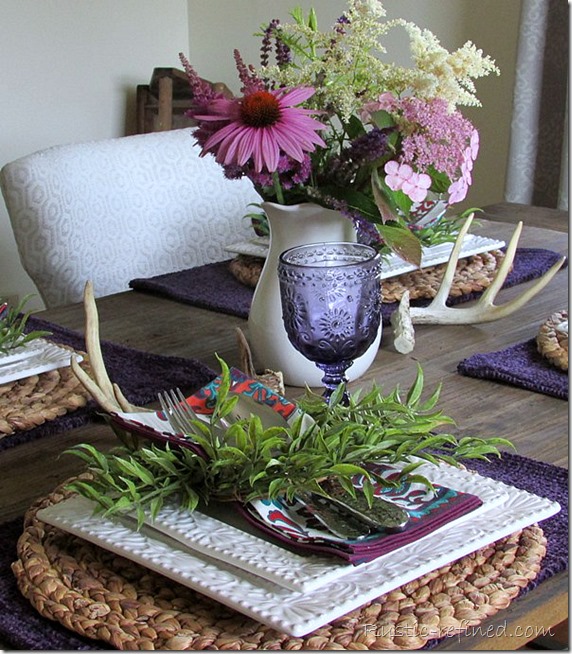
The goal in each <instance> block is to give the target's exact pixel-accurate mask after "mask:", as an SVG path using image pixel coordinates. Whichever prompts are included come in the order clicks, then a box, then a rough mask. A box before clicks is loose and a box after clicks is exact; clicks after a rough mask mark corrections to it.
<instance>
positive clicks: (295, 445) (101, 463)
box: [68, 359, 512, 523]
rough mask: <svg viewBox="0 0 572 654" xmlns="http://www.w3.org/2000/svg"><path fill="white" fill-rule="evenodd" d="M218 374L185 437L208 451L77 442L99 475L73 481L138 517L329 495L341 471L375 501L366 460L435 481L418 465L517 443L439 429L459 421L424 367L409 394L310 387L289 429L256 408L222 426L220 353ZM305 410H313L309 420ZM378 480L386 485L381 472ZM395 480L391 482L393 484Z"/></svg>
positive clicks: (111, 508)
mask: <svg viewBox="0 0 572 654" xmlns="http://www.w3.org/2000/svg"><path fill="white" fill-rule="evenodd" d="M219 361H220V363H221V368H222V374H221V384H220V387H219V390H218V393H217V400H216V404H215V407H214V411H213V414H212V416H211V421H210V423H209V424H207V423H204V422H202V421H199V420H196V421H194V423H193V424H194V428H195V431H194V433H193V434H189V435H188V436H189V438H191V439H192V440H193V441H194V442H195V443H198V444H199V445H200V446H201V448H202V450H203V452H204V454H205V456H201V455H200V454H197V453H195V452H194V451H193V450H191V449H186V448H185V449H183V448H176V449H173V448H170V447H168V446H161V447H159V446H157V445H149V446H144V447H139V448H135V447H129V446H123V447H121V448H118V449H116V450H114V451H113V452H111V453H108V454H103V453H101V452H99V451H98V450H97V449H96V448H95V447H93V446H92V445H87V444H81V445H78V446H75V447H73V448H72V449H71V450H68V452H71V453H72V454H75V455H77V456H79V457H81V458H82V459H83V460H84V461H85V462H86V463H87V466H88V471H89V472H90V473H91V475H92V476H93V479H92V480H91V481H90V480H85V479H84V480H81V481H75V482H72V483H71V484H70V488H72V489H73V490H75V491H77V492H78V493H80V494H81V495H84V496H86V497H88V498H89V499H92V500H95V502H96V503H97V504H98V505H99V507H100V510H102V511H103V512H104V513H105V514H106V515H112V514H114V513H121V512H124V511H128V510H129V511H133V510H134V511H136V512H137V516H138V520H139V522H140V523H141V522H142V520H143V517H144V510H149V511H150V512H151V514H152V515H155V514H156V513H157V511H159V510H160V508H161V506H162V505H163V502H164V501H165V500H166V499H167V498H169V497H171V496H177V497H178V501H179V502H180V503H181V504H182V505H183V506H185V507H187V508H188V509H189V510H193V509H194V508H195V507H196V506H197V503H198V502H199V500H200V499H202V500H204V501H205V502H208V501H209V500H210V499H213V498H214V499H219V500H220V499H223V500H224V499H227V500H228V499H238V500H241V501H245V502H247V501H250V500H253V499H257V498H264V497H268V498H276V497H278V496H282V495H285V496H286V497H288V498H292V497H294V496H295V495H296V493H297V492H300V491H308V490H311V491H314V492H318V493H322V494H325V491H323V489H322V488H321V486H320V482H321V481H323V480H324V479H326V478H328V477H335V478H337V479H338V481H339V482H340V484H341V485H342V486H343V487H344V489H346V491H347V492H349V493H350V494H352V495H355V492H356V491H355V488H354V487H353V485H352V483H351V479H352V477H353V476H354V475H356V474H357V475H363V476H364V478H365V483H364V489H363V492H364V494H365V495H366V497H368V498H369V500H371V497H372V488H373V486H372V482H373V481H374V479H373V478H372V474H371V473H370V472H369V471H368V469H367V464H368V463H374V462H384V463H389V464H402V465H404V468H403V472H402V476H401V479H400V480H399V481H407V480H409V481H418V482H419V481H421V482H423V483H425V484H427V485H428V486H431V484H430V482H429V481H428V480H427V479H425V478H424V477H422V476H420V475H419V474H417V473H416V472H415V471H416V469H417V468H418V467H419V465H421V464H422V463H423V462H424V461H428V462H430V463H439V462H440V461H444V462H447V463H451V464H453V465H457V462H458V461H459V460H460V459H470V458H479V459H484V458H486V457H487V456H489V455H495V456H500V452H499V450H498V447H499V446H508V447H512V446H511V443H510V442H509V441H507V440H505V439H501V438H490V439H480V438H472V437H464V438H462V439H461V440H457V438H456V437H455V436H454V435H453V434H451V433H447V432H443V433H441V432H439V431H438V430H440V429H442V428H445V427H449V426H451V425H453V424H454V422H453V420H452V419H451V418H449V417H447V416H444V415H443V413H442V412H441V411H440V410H438V409H436V404H437V402H438V399H439V393H440V388H437V389H436V390H435V391H434V392H433V393H431V395H430V396H429V397H427V398H426V399H423V398H422V396H423V386H424V379H423V371H422V369H421V367H418V370H417V375H416V378H415V381H414V382H413V384H412V386H411V388H409V390H408V391H407V393H406V394H405V395H404V396H403V394H402V393H401V391H400V389H399V388H396V389H395V390H393V391H392V392H391V393H389V394H384V393H383V392H382V389H381V387H379V386H377V385H375V384H374V385H373V386H372V388H371V389H370V390H368V391H367V392H364V393H362V392H360V391H358V392H356V393H354V394H353V395H352V396H350V402H349V404H348V405H347V406H346V405H344V404H343V403H342V391H343V389H342V387H340V388H339V389H337V390H336V391H335V392H334V394H333V395H332V397H331V399H330V404H326V403H325V402H324V400H323V398H322V396H321V395H317V394H315V393H313V392H312V391H311V390H310V389H306V393H305V395H304V396H303V397H302V399H301V400H299V402H298V404H299V407H300V409H301V410H302V413H300V415H299V416H298V417H297V418H296V419H295V420H294V422H293V424H292V425H291V426H290V425H289V424H287V423H286V422H285V424H284V427H270V428H267V429H265V428H264V427H263V425H262V422H261V420H260V418H259V417H258V416H256V415H250V416H249V417H248V418H244V419H240V420H237V421H236V422H234V423H233V424H232V425H231V426H230V427H229V428H228V429H226V430H224V429H221V422H220V421H221V419H222V418H224V417H225V416H228V414H229V413H230V412H231V411H232V409H233V407H234V404H235V402H236V401H237V397H236V396H233V395H232V394H230V393H229V390H230V371H229V369H228V366H227V365H226V363H225V362H224V361H222V360H220V359H219ZM307 416H311V418H312V419H311V420H309V419H308V417H307ZM375 481H376V482H377V483H382V484H390V483H392V482H387V481H386V480H383V479H381V478H375ZM393 483H395V482H393Z"/></svg>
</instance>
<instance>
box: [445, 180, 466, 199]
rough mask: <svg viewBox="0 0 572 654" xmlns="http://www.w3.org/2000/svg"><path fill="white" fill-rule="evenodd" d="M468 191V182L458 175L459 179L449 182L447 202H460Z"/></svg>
mask: <svg viewBox="0 0 572 654" xmlns="http://www.w3.org/2000/svg"><path fill="white" fill-rule="evenodd" d="M468 191H469V184H468V183H467V180H466V179H465V178H464V177H459V179H458V180H457V181H455V182H453V183H452V184H451V186H449V189H448V193H449V204H456V203H457V202H462V201H463V200H464V199H465V198H466V197H467V192H468Z"/></svg>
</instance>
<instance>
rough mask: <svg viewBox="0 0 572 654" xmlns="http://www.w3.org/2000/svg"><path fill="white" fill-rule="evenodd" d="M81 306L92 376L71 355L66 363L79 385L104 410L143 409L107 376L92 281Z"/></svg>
mask: <svg viewBox="0 0 572 654" xmlns="http://www.w3.org/2000/svg"><path fill="white" fill-rule="evenodd" d="M83 305H84V313H85V347H86V350H87V354H88V356H89V362H90V366H91V371H92V374H93V379H92V378H91V377H90V376H89V375H88V374H87V373H86V372H85V370H83V369H82V368H81V366H80V365H79V363H78V362H77V360H76V358H75V357H73V356H72V357H71V361H70V365H71V368H72V370H73V372H74V374H75V376H76V377H77V378H78V379H79V381H80V383H81V384H82V386H83V387H84V388H85V389H86V390H87V391H88V393H90V395H91V396H92V397H93V399H94V400H95V401H96V402H97V403H98V404H99V405H100V406H101V408H102V409H104V411H107V412H108V413H111V412H115V411H146V410H147V409H143V408H141V407H136V406H134V405H133V404H131V403H130V402H128V401H127V399H126V398H125V396H124V395H123V393H122V392H121V389H120V388H119V387H118V386H117V384H113V383H112V382H111V380H110V379H109V375H108V374H107V370H106V368H105V362H104V360H103V354H102V352H101V343H100V340H99V316H98V313H97V305H96V303H95V296H94V294H93V284H92V283H91V281H88V282H87V283H86V285H85V288H84V293H83Z"/></svg>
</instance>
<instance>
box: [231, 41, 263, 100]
mask: <svg viewBox="0 0 572 654" xmlns="http://www.w3.org/2000/svg"><path fill="white" fill-rule="evenodd" d="M234 61H235V62H236V69H237V71H238V77H239V79H240V81H241V82H242V88H241V89H240V90H241V93H244V94H245V95H247V94H249V93H254V92H255V91H263V90H264V89H265V88H266V87H265V85H264V82H263V81H262V80H261V79H260V78H259V77H258V76H257V75H256V73H255V71H254V68H253V67H252V66H247V65H246V64H245V63H244V61H243V60H242V57H241V55H240V52H239V51H238V50H236V49H235V51H234Z"/></svg>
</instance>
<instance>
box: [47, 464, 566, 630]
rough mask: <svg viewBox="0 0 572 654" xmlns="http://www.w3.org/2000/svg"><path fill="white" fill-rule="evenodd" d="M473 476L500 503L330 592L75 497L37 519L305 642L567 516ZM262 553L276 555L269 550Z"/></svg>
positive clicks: (350, 576)
mask: <svg viewBox="0 0 572 654" xmlns="http://www.w3.org/2000/svg"><path fill="white" fill-rule="evenodd" d="M467 476H468V477H470V478H471V480H472V484H469V483H468V482H469V480H468V479H467V483H468V485H469V486H470V487H471V488H472V489H473V492H474V493H475V494H479V486H480V485H482V484H484V483H486V484H487V485H489V484H491V483H492V485H493V486H494V487H495V488H496V491H497V493H498V495H499V498H500V501H499V502H498V503H495V504H494V505H492V506H489V507H487V508H485V509H484V510H480V511H476V512H473V513H471V514H469V515H468V516H466V517H465V518H463V519H460V520H458V521H455V522H453V523H450V524H449V525H446V526H444V527H443V528H441V529H439V530H438V531H436V532H433V533H432V534H430V535H428V536H426V537H424V538H421V539H419V540H417V541H416V542H414V543H411V544H409V545H405V546H404V547H402V548H400V549H399V550H396V551H394V552H390V553H388V554H386V555H384V556H381V557H379V558H378V559H375V560H374V561H371V562H370V563H368V564H366V565H360V566H355V567H353V569H350V570H348V571H344V574H343V575H340V576H339V577H338V578H336V579H330V581H329V583H328V584H327V585H326V586H319V587H317V588H314V589H312V590H308V591H305V592H301V591H296V590H292V589H290V588H285V587H284V586H280V585H278V584H276V583H273V582H272V581H269V580H268V579H264V578H263V577H261V576H259V575H257V574H253V573H252V572H249V571H247V570H243V569H241V568H239V567H236V566H234V565H231V564H230V563H227V562H224V561H221V560H217V559H215V558H212V557H210V556H207V555H206V554H204V553H202V552H199V551H197V550H192V549H190V548H187V547H185V546H184V545H183V544H182V543H180V542H178V541H176V540H174V539H173V538H171V537H169V536H167V535H166V534H163V533H161V532H159V531H158V530H156V529H153V528H151V527H148V526H147V525H144V526H143V527H142V529H141V531H139V532H137V531H135V530H134V529H132V528H131V527H130V526H129V525H128V524H124V523H121V522H119V521H112V520H109V519H106V518H102V517H101V516H94V515H93V512H92V510H93V506H94V505H93V503H91V502H90V501H89V500H86V499H85V498H80V497H72V498H70V499H68V500H65V501H63V502H61V503H59V504H55V505H53V506H50V507H47V508H45V509H41V510H40V511H38V514H37V515H38V518H39V519H40V520H43V521H44V522H47V523H49V524H51V525H54V526H56V527H58V528H60V529H63V530H64V531H67V532H69V533H72V534H74V535H76V536H79V537H81V538H84V539H86V540H88V541H90V542H92V543H95V544H96V545H98V546H100V547H103V548H105V549H107V550H109V551H112V552H114V553H116V554H118V555H120V556H124V557H126V558H127V559H130V560H132V561H135V562H137V563H139V564H141V565H143V566H145V567H147V568H149V569H150V570H154V571H156V572H158V573H160V574H163V575H164V576H165V577H168V578H169V579H172V580H174V581H177V582H179V583H181V584H183V585H186V586H188V587H190V588H193V589H194V590H197V591H198V592H200V593H203V594H204V595H207V596H208V597H211V598H213V599H215V600H217V601H219V602H221V603H222V604H225V605H227V606H229V607H231V608H233V609H235V610H236V611H239V612H241V613H243V614H245V615H248V616H250V617H251V618H253V619H255V620H258V621H259V622H262V623H263V624H267V625H269V626H271V627H273V628H275V629H278V630H280V631H281V632H285V633H288V634H291V635H293V636H303V635H305V634H308V633H309V632H311V631H313V630H315V629H317V628H319V627H320V626H322V625H324V624H327V623H328V622H331V621H332V620H334V619H336V618H338V617H340V616H342V615H345V614H346V613H348V612H349V611H352V610H353V609H356V608H358V607H359V606H361V605H363V604H365V603H367V602H370V601H372V600H373V599H375V598H376V597H378V596H380V595H382V594H384V593H387V592H389V591H391V590H393V589H395V588H397V587H399V586H401V585H402V584H405V583H408V582H409V581H412V580H413V579H416V578H418V577H420V576H422V575H423V574H426V573H427V572H430V571H431V570H435V569H436V568H439V567H441V566H443V565H446V564H448V563H450V562H451V561H454V560H456V559H458V558H460V557H462V556H465V555H466V554H469V553H471V552H474V551H475V550H476V549H478V548H479V547H483V546H485V545H487V544H489V543H491V542H494V541H496V540H498V539H499V538H503V537H504V536H507V535H509V534H511V533H513V532H515V531H518V530H519V529H522V528H524V527H526V526H528V525H531V524H533V523H535V522H539V521H541V520H544V519H546V518H548V517H550V516H551V515H554V514H555V513H557V512H558V511H559V510H560V506H559V504H558V503H557V502H553V501H551V500H548V499H545V498H541V497H539V496H537V495H533V494H531V493H528V492H526V491H523V490H519V489H516V488H514V487H512V486H507V485H506V484H503V483H501V482H497V481H493V480H486V481H485V478H483V477H481V476H480V475H477V474H472V473H467ZM439 482H440V483H446V484H447V485H449V486H451V483H450V482H449V481H448V473H445V474H444V475H440V476H439ZM249 543H250V541H244V543H243V542H242V541H241V540H238V541H237V540H235V541H233V542H232V543H231V545H232V547H233V549H234V550H236V551H238V550H240V549H241V548H242V547H248V546H249ZM261 547H264V548H268V544H267V543H264V545H261ZM304 558H306V557H304ZM308 559H311V563H312V564H313V565H321V566H322V569H323V570H324V572H325V573H328V574H329V573H330V570H331V569H332V568H336V567H339V566H340V565H342V566H344V567H347V566H345V565H344V564H340V563H338V562H337V561H336V560H334V559H331V560H330V559H328V560H326V559H325V557H320V558H318V557H308Z"/></svg>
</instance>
